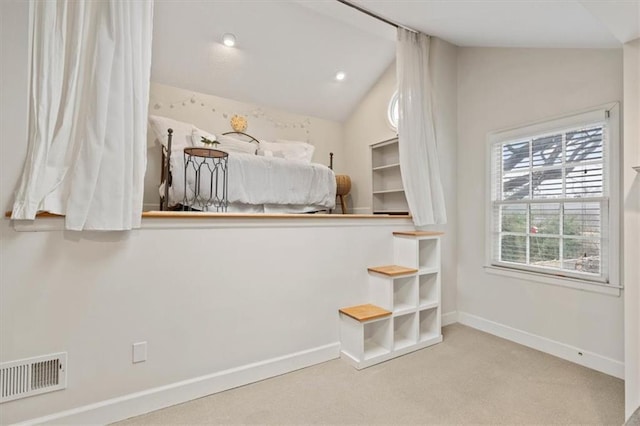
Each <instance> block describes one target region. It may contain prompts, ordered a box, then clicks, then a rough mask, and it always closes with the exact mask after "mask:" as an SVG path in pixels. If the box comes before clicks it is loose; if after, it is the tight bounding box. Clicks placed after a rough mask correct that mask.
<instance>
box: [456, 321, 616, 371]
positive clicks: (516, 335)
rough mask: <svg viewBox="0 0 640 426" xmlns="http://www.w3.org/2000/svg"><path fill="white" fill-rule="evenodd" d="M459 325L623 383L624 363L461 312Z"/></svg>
mask: <svg viewBox="0 0 640 426" xmlns="http://www.w3.org/2000/svg"><path fill="white" fill-rule="evenodd" d="M458 322H459V323H460V324H463V325H466V326H469V327H472V328H475V329H478V330H481V331H484V332H486V333H489V334H493V335H494V336H498V337H502V338H503V339H507V340H510V341H512V342H516V343H519V344H521V345H524V346H528V347H530V348H533V349H536V350H539V351H541V352H545V353H548V354H550V355H553V356H557V357H558V358H562V359H565V360H567V361H571V362H573V363H576V364H579V365H582V366H584V367H587V368H591V369H593V370H597V371H600V372H602V373H605V374H609V375H610V376H613V377H617V378H619V379H624V362H622V361H618V360H616V359H612V358H608V357H606V356H603V355H599V354H596V353H593V352H589V351H585V350H583V349H580V348H576V347H575V346H571V345H567V344H565V343H561V342H557V341H555V340H551V339H548V338H546V337H542V336H538V335H536V334H532V333H529V332H527V331H523V330H518V329H516V328H513V327H509V326H507V325H504V324H500V323H497V322H494V321H491V320H488V319H485V318H482V317H479V316H476V315H472V314H468V313H466V312H458Z"/></svg>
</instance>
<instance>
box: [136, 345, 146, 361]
mask: <svg viewBox="0 0 640 426" xmlns="http://www.w3.org/2000/svg"><path fill="white" fill-rule="evenodd" d="M146 360H147V342H138V343H134V344H133V363H134V364H136V363H138V362H145V361H146Z"/></svg>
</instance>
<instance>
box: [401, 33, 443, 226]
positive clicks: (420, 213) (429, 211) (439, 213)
mask: <svg viewBox="0 0 640 426" xmlns="http://www.w3.org/2000/svg"><path fill="white" fill-rule="evenodd" d="M429 43H430V38H429V37H427V36H426V35H424V34H420V33H414V32H413V31H408V30H405V29H404V28H398V45H397V50H396V55H397V57H396V67H397V70H396V72H397V77H398V99H399V101H398V105H399V111H400V115H399V120H398V138H399V150H400V170H401V172H402V183H403V184H404V190H405V194H406V196H407V203H408V204H409V211H410V212H411V215H412V217H413V223H414V224H415V225H416V226H424V225H432V224H442V223H446V222H447V213H446V210H445V205H444V194H443V192H442V183H441V181H440V168H439V161H438V149H437V146H436V145H437V144H436V134H435V129H434V124H433V112H432V108H431V78H430V72H429Z"/></svg>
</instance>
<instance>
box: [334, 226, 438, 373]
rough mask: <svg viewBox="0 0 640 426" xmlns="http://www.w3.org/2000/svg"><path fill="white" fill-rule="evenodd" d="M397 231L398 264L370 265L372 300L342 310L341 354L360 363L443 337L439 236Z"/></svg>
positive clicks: (384, 358) (371, 362)
mask: <svg viewBox="0 0 640 426" xmlns="http://www.w3.org/2000/svg"><path fill="white" fill-rule="evenodd" d="M441 235H442V234H441V233H437V232H426V231H410V232H394V234H393V236H394V261H395V263H396V264H394V265H386V266H377V267H371V268H368V271H369V299H370V301H371V304H367V305H358V306H352V307H350V308H343V309H341V310H340V342H341V353H342V357H343V358H345V359H347V360H348V361H350V362H351V363H352V364H353V365H354V366H355V367H356V368H358V369H361V368H366V367H368V366H370V365H374V364H378V363H380V362H383V361H387V360H389V359H392V358H395V357H398V356H401V355H404V354H406V353H409V352H413V351H416V350H418V349H422V348H425V347H427V346H431V345H433V344H436V343H439V342H441V341H442V332H441V319H440V318H441V309H440V284H441V281H440V236H441Z"/></svg>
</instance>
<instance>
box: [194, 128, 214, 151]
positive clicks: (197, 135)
mask: <svg viewBox="0 0 640 426" xmlns="http://www.w3.org/2000/svg"><path fill="white" fill-rule="evenodd" d="M203 137H205V138H207V139H209V140H210V141H215V140H217V138H216V135H214V134H213V133H209V132H207V131H206V130H202V129H198V128H197V127H194V128H193V131H192V132H191V143H192V145H193V146H198V147H201V146H209V145H207V144H205V143H204V142H202V138H203ZM215 146H216V145H211V146H210V147H211V148H215Z"/></svg>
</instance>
